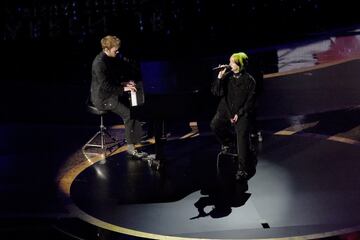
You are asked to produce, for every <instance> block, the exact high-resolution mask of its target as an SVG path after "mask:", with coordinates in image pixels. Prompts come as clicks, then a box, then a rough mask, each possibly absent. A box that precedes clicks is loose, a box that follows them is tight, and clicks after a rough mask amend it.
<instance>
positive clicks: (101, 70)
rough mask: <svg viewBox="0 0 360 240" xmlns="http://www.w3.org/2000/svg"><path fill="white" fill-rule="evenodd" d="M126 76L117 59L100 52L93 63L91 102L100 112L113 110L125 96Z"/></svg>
mask: <svg viewBox="0 0 360 240" xmlns="http://www.w3.org/2000/svg"><path fill="white" fill-rule="evenodd" d="M122 82H125V76H124V75H123V74H122V73H121V69H120V65H119V64H118V61H117V59H116V58H112V57H108V56H107V55H106V54H105V53H104V52H103V51H102V52H100V53H99V54H98V55H97V56H96V57H95V59H94V61H93V63H92V80H91V101H92V103H93V104H94V105H95V107H97V108H98V109H100V110H111V109H113V108H115V107H116V106H117V104H118V101H119V100H118V98H119V96H122V95H124V88H123V86H122V85H121V83H122Z"/></svg>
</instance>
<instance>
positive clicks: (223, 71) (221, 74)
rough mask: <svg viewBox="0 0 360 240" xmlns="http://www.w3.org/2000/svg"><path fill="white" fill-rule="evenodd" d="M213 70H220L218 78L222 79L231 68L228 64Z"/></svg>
mask: <svg viewBox="0 0 360 240" xmlns="http://www.w3.org/2000/svg"><path fill="white" fill-rule="evenodd" d="M213 70H220V71H219V73H218V78H219V79H221V78H223V76H224V74H225V72H226V71H227V70H231V66H230V65H228V64H221V65H219V66H217V67H214V68H213Z"/></svg>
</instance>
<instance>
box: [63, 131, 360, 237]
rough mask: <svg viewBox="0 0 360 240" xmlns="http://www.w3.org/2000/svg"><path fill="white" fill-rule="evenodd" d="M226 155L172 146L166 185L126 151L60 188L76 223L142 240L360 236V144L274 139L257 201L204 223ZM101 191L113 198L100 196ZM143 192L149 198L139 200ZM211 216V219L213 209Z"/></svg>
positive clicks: (203, 138) (69, 177)
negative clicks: (219, 161) (217, 166)
mask: <svg viewBox="0 0 360 240" xmlns="http://www.w3.org/2000/svg"><path fill="white" fill-rule="evenodd" d="M177 146H179V147H177ZM149 147H150V148H151V145H148V146H143V147H142V148H144V149H148V148H149ZM218 150H219V149H218V144H217V143H216V142H215V141H214V136H212V135H206V134H203V135H200V136H198V137H194V138H189V139H182V140H180V139H174V140H173V141H169V142H168V144H167V146H166V151H167V156H168V155H169V154H171V155H169V156H173V157H170V159H168V162H167V164H166V166H167V167H166V168H165V172H166V174H165V176H166V177H165V180H164V177H163V176H162V175H161V174H163V173H161V174H160V173H159V172H156V171H155V170H153V169H151V168H149V167H148V165H147V164H146V163H145V162H142V161H133V160H128V159H126V156H125V154H124V148H120V149H118V150H117V151H116V152H115V153H114V154H112V156H111V157H109V158H108V160H107V161H106V163H105V164H100V161H101V158H98V159H96V158H94V159H92V161H83V162H82V163H80V164H79V165H78V166H77V167H75V168H72V170H71V171H68V172H67V173H66V174H64V175H63V177H62V178H61V181H60V187H61V189H62V191H63V192H64V193H65V194H67V196H68V197H69V198H70V199H71V202H70V203H69V210H70V212H72V213H73V214H74V215H75V216H77V217H79V218H80V219H82V220H84V221H86V222H89V223H91V224H93V225H96V226H98V227H101V228H104V229H107V230H111V231H114V232H119V233H123V234H127V235H131V236H136V237H141V238H151V239H204V238H205V239H207V238H209V239H210V238H212V239H213V238H218V239H230V238H231V239H248V238H253V239H254V238H263V239H266V238H271V239H274V238H279V239H281V238H299V237H301V238H312V239H313V238H323V237H328V236H335V235H341V234H346V233H350V232H354V231H358V230H359V229H360V227H359V225H358V223H359V222H360V221H359V220H360V219H359V217H357V216H353V215H354V214H352V213H354V212H359V210H360V209H359V208H360V207H359V206H358V205H359V204H358V203H359V202H360V201H359V200H360V199H359V198H360V194H359V190H358V188H357V186H359V183H360V177H359V176H357V169H359V166H358V165H359V164H360V163H358V162H357V161H355V159H356V157H357V156H359V151H360V150H359V149H358V146H357V145H356V144H349V143H342V142H339V141H337V139H326V138H325V137H324V138H319V137H314V136H309V135H301V134H295V135H289V132H287V133H286V135H281V133H278V135H273V134H270V133H269V134H266V135H265V140H264V142H263V143H262V144H261V145H259V146H258V165H257V172H256V174H255V175H254V177H253V178H252V179H250V180H249V183H248V184H249V190H248V193H249V194H250V195H251V196H250V197H249V199H247V201H246V202H245V203H244V204H243V205H241V206H239V205H235V206H232V207H231V211H230V213H229V214H228V215H227V216H223V217H218V218H217V217H211V215H210V216H209V215H208V216H207V217H199V218H196V215H197V209H196V208H195V207H194V203H195V202H196V201H198V200H199V199H200V198H202V197H205V196H204V195H201V193H200V190H201V186H203V185H202V184H203V182H204V181H208V179H209V177H211V176H209V175H206V174H205V175H204V173H203V172H206V171H207V169H210V172H211V169H213V168H212V167H213V166H214V161H213V160H210V161H209V159H214V158H216V153H217V151H218ZM200 156H201V157H200ZM184 159H185V160H184ZM199 159H206V161H207V162H209V163H207V162H204V161H202V160H199ZM194 161H195V163H194ZM189 164H190V165H189ZM204 164H205V165H206V164H210V165H207V166H205V165H204ZM354 164H355V165H356V166H355V165H354ZM209 166H210V167H209ZM130 168H131V169H133V170H134V171H135V174H133V175H132V176H130V177H132V179H131V181H129V182H128V183H127V184H124V183H120V182H119V180H121V179H129V175H127V173H128V172H129V169H130ZM191 169H195V170H191ZM99 172H100V174H99ZM101 172H102V173H101ZM101 175H102V177H101ZM104 176H105V177H104ZM176 179H178V180H176ZM164 181H165V183H164ZM117 183H119V185H120V186H119V187H118V189H116V190H114V189H113V187H114V186H116V184H117ZM160 183H161V184H163V185H161V184H160ZM134 184H138V185H134ZM99 186H103V187H102V189H107V190H103V191H102V192H99V191H96V190H94V189H97V190H98V189H99ZM136 186H140V189H142V190H143V191H142V192H140V193H136V190H134V189H136V188H134V187H136ZM141 186H146V187H150V188H151V187H152V188H153V191H147V190H144V189H143V188H141ZM159 186H160V187H159ZM110 188H112V190H111V189H110ZM164 189H165V190H166V191H163V190H164ZM169 189H173V190H174V191H171V190H169ZM131 191H132V193H131V194H130V193H129V192H131ZM134 191H135V193H134ZM122 192H127V194H122ZM151 192H152V193H151ZM134 196H135V197H134ZM136 196H137V197H139V196H140V198H138V199H137V198H136ZM205 210H206V211H211V206H209V207H207V208H205ZM154 216H156V217H154ZM191 218H193V219H191Z"/></svg>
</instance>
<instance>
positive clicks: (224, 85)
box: [210, 52, 256, 180]
mask: <svg viewBox="0 0 360 240" xmlns="http://www.w3.org/2000/svg"><path fill="white" fill-rule="evenodd" d="M247 63H248V56H247V55H246V54H245V53H243V52H239V53H234V54H232V55H231V57H230V61H229V65H220V66H219V67H217V68H214V70H219V73H218V75H217V78H216V79H215V80H214V81H213V83H212V87H211V91H212V93H213V94H214V95H215V96H219V97H221V99H220V102H219V105H218V108H217V111H216V114H215V116H214V117H213V119H212V121H211V124H210V125H211V129H212V131H213V132H214V134H215V136H216V137H217V139H218V140H219V142H220V143H221V144H222V151H225V152H226V151H229V149H230V147H231V145H233V144H234V142H235V141H234V140H235V139H234V136H233V131H234V130H235V133H236V148H237V153H238V159H237V161H238V163H237V166H238V167H237V171H236V179H238V180H247V179H248V177H249V174H248V172H247V163H248V158H249V157H250V156H249V155H250V142H249V128H250V124H251V120H252V117H251V116H252V114H253V111H254V107H255V86H256V83H255V80H254V78H253V77H252V76H251V75H250V74H249V73H247V71H246V65H247Z"/></svg>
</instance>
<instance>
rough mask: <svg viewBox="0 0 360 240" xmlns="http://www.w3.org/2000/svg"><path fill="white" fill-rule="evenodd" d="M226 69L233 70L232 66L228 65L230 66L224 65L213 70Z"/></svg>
mask: <svg viewBox="0 0 360 240" xmlns="http://www.w3.org/2000/svg"><path fill="white" fill-rule="evenodd" d="M224 68H226V69H231V67H230V65H228V64H223V65H219V66H217V67H214V68H213V69H212V70H222V69H224Z"/></svg>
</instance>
